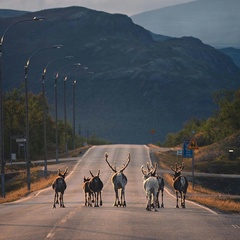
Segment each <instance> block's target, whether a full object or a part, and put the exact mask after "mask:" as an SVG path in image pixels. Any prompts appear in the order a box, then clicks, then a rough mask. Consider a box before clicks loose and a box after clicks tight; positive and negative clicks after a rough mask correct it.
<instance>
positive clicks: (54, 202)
mask: <svg viewBox="0 0 240 240" xmlns="http://www.w3.org/2000/svg"><path fill="white" fill-rule="evenodd" d="M56 194H57V193H56V192H55V194H54V199H53V208H56Z"/></svg>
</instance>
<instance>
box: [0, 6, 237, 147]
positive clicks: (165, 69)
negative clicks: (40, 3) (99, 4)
mask: <svg viewBox="0 0 240 240" xmlns="http://www.w3.org/2000/svg"><path fill="white" fill-rule="evenodd" d="M36 15H38V16H45V17H46V20H44V21H42V22H37V23H33V22H26V23H24V24H23V23H22V24H17V25H15V26H14V29H13V28H12V29H11V31H9V32H8V34H7V36H5V42H4V46H3V59H2V60H3V71H2V72H3V84H4V90H5V91H9V90H11V89H13V88H14V87H19V86H20V85H21V84H22V83H24V65H25V64H26V61H27V59H28V58H29V56H30V55H31V54H32V53H33V52H34V51H36V49H40V48H44V47H46V46H52V45H54V44H62V45H63V47H62V48H61V49H47V50H41V51H39V52H38V53H37V54H35V55H34V57H33V58H32V59H31V63H30V66H29V73H28V84H29V89H30V90H31V91H33V92H34V93H39V92H41V81H40V79H41V74H42V72H43V69H44V67H45V66H46V65H47V64H48V63H49V62H51V61H52V60H53V59H56V58H62V57H64V56H69V55H72V56H74V60H72V61H69V60H59V61H55V62H54V63H52V64H51V65H50V66H49V67H48V71H47V74H46V76H45V87H46V94H47V97H48V101H49V103H50V104H51V105H52V109H53V110H52V114H54V106H53V104H54V76H55V74H56V73H57V72H58V73H59V80H58V94H59V96H58V99H59V111H60V113H59V114H60V117H61V118H63V78H64V76H66V75H67V76H68V80H67V83H66V90H67V119H68V121H69V123H70V124H71V123H72V112H73V111H72V109H73V108H72V103H73V99H72V93H73V87H72V82H73V80H77V85H76V126H79V130H80V132H81V134H82V135H85V136H87V135H92V134H95V135H96V136H97V137H100V138H104V139H106V140H109V141H111V142H113V143H148V142H151V141H159V140H160V141H163V140H164V138H165V136H166V134H167V133H169V132H174V131H177V130H179V129H180V128H181V127H182V125H183V124H184V123H185V122H186V121H187V120H188V119H190V118H192V117H199V118H204V117H208V116H210V115H211V114H212V113H213V110H215V109H216V106H214V104H213V102H212V94H213V93H214V92H215V91H217V90H220V89H236V88H238V87H239V86H240V69H239V68H238V67H237V66H236V65H235V64H234V63H233V61H232V60H231V59H230V58H229V57H227V56H226V55H224V54H223V53H221V52H220V51H218V50H216V49H214V48H213V47H211V46H209V45H206V44H203V43H202V42H201V41H200V40H198V39H196V38H192V37H183V38H166V37H162V36H158V38H156V36H155V37H154V39H153V37H152V34H151V33H150V32H149V31H147V30H145V29H144V28H142V27H140V26H138V25H136V24H134V23H133V22H132V20H131V19H130V18H129V17H127V16H125V15H121V14H108V13H105V12H99V11H93V10H90V9H86V8H81V7H69V8H59V9H51V10H44V11H40V12H36V13H27V14H26V15H23V16H19V17H15V18H2V19H0V34H2V33H3V31H4V29H6V27H7V26H9V25H10V24H11V23H13V22H14V21H18V20H20V19H24V18H29V17H33V16H36ZM155 39H158V40H155ZM74 62H80V63H81V64H82V66H87V67H88V68H89V71H93V72H94V74H87V72H85V71H83V70H80V69H79V70H78V69H75V68H74V69H73V63H74ZM152 129H155V134H154V136H152V134H151V130H152Z"/></svg>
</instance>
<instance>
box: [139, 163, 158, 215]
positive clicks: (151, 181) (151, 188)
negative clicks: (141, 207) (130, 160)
mask: <svg viewBox="0 0 240 240" xmlns="http://www.w3.org/2000/svg"><path fill="white" fill-rule="evenodd" d="M141 170H142V174H143V188H144V190H145V192H146V197H147V206H146V210H147V211H151V205H152V206H153V209H154V211H155V212H156V211H157V209H156V205H157V192H158V188H159V184H158V180H157V178H156V177H154V176H151V174H152V172H149V171H146V170H144V169H143V166H142V167H141ZM151 203H152V204H151Z"/></svg>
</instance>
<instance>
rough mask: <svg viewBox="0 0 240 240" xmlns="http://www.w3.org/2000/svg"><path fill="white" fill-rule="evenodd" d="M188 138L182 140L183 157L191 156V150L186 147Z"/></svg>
mask: <svg viewBox="0 0 240 240" xmlns="http://www.w3.org/2000/svg"><path fill="white" fill-rule="evenodd" d="M189 142H190V141H189V140H184V141H183V157H184V158H193V150H191V149H188V145H189Z"/></svg>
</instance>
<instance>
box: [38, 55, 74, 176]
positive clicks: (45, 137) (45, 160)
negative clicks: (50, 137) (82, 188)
mask: <svg viewBox="0 0 240 240" xmlns="http://www.w3.org/2000/svg"><path fill="white" fill-rule="evenodd" d="M63 59H73V56H66V57H62V58H55V59H53V60H52V61H50V62H49V63H48V64H47V66H46V67H45V68H44V70H43V73H42V97H43V121H44V175H45V177H46V176H47V131H46V101H45V84H44V83H45V74H46V72H47V68H48V67H49V65H50V64H52V63H53V62H55V61H57V60H63ZM57 75H58V74H57ZM57 75H56V76H57ZM56 79H57V78H55V99H57V96H56V93H57V92H56V91H57V88H56V81H57V80H56ZM55 110H56V111H55V114H56V116H55V118H56V119H55V120H56V162H57V163H58V139H57V138H58V134H57V126H58V125H57V100H56V102H55Z"/></svg>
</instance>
